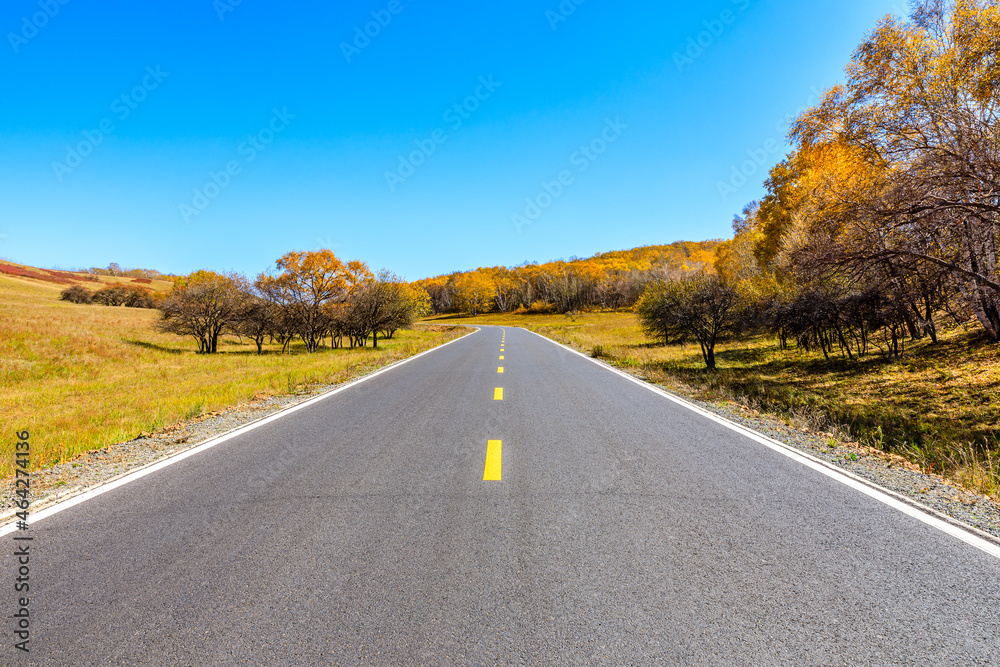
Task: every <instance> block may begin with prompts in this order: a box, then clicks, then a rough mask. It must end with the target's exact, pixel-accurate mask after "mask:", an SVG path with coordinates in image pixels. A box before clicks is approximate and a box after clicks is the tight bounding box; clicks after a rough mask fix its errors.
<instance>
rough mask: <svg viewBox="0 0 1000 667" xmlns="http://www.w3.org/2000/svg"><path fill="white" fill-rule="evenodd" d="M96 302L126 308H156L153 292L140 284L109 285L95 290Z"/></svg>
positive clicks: (94, 297)
mask: <svg viewBox="0 0 1000 667" xmlns="http://www.w3.org/2000/svg"><path fill="white" fill-rule="evenodd" d="M93 301H94V303H99V304H102V305H105V306H125V307H126V308H155V307H156V299H155V298H154V296H153V293H152V292H150V291H149V290H148V289H146V288H145V287H140V286H138V285H108V286H107V287H102V288H101V289H99V290H97V291H96V292H94V295H93Z"/></svg>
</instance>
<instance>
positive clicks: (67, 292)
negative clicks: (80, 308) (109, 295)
mask: <svg viewBox="0 0 1000 667" xmlns="http://www.w3.org/2000/svg"><path fill="white" fill-rule="evenodd" d="M59 298H60V299H62V300H63V301H69V302H70V303H90V302H91V301H93V298H94V295H93V293H92V292H91V291H90V290H89V289H87V288H86V287H84V286H83V285H71V286H70V287H67V288H66V289H64V290H63V291H62V294H60V295H59Z"/></svg>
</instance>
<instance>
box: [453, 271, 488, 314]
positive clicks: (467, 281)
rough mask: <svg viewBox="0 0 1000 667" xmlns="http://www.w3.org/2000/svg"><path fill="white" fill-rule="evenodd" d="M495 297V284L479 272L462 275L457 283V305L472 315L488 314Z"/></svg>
mask: <svg viewBox="0 0 1000 667" xmlns="http://www.w3.org/2000/svg"><path fill="white" fill-rule="evenodd" d="M494 295H495V288H494V286H493V283H492V282H491V281H490V280H488V279H487V278H486V277H485V276H483V275H482V274H481V273H479V272H476V271H474V272H471V273H465V274H462V275H461V276H459V277H458V279H457V280H456V281H455V305H456V306H457V307H458V309H459V310H461V311H463V312H467V313H469V314H471V315H478V314H479V313H488V312H489V311H490V306H491V305H492V304H493V299H494Z"/></svg>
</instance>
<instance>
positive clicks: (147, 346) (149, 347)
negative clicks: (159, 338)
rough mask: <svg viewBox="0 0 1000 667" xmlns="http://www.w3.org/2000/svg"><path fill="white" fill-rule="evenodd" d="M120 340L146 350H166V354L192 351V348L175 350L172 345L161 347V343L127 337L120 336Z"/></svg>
mask: <svg viewBox="0 0 1000 667" xmlns="http://www.w3.org/2000/svg"><path fill="white" fill-rule="evenodd" d="M122 341H123V342H125V343H128V344H129V345H134V346H136V347H141V348H144V349H146V350H155V351H157V352H166V353H167V354H185V353H187V352H193V350H177V349H174V348H172V347H163V346H162V345H157V344H155V343H147V342H146V341H144V340H129V339H128V338H122Z"/></svg>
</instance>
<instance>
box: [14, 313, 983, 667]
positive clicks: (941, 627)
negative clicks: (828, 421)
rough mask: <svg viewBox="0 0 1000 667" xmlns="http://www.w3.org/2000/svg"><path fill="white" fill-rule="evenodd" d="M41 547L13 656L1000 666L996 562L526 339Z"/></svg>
mask: <svg viewBox="0 0 1000 667" xmlns="http://www.w3.org/2000/svg"><path fill="white" fill-rule="evenodd" d="M501 348H502V349H501ZM501 357H502V359H501ZM501 369H502V372H501ZM498 390H502V392H501V391H498ZM32 437H33V438H40V437H44V434H33V436H32ZM30 533H31V534H32V535H33V536H34V538H35V539H34V541H33V542H32V545H31V550H32V558H31V575H30V576H31V601H30V613H31V625H30V632H31V635H30V636H31V643H30V648H31V652H30V654H29V656H27V657H25V656H23V655H22V654H20V652H18V651H16V650H15V649H13V647H12V645H13V643H14V640H13V639H11V632H10V631H11V630H12V629H13V627H14V626H13V623H14V621H13V620H12V619H10V618H9V617H10V615H11V613H13V609H14V605H15V601H16V597H17V595H16V594H15V593H14V592H13V581H14V577H15V574H14V573H15V572H16V571H17V564H16V563H15V562H14V557H13V555H12V554H13V545H14V542H13V541H12V539H13V537H14V536H13V535H5V536H4V537H2V538H0V539H2V540H3V541H4V546H5V548H4V553H3V556H2V558H0V576H3V577H6V578H7V579H8V580H9V583H8V584H7V585H5V586H4V587H3V588H4V589H5V590H6V591H7V593H6V595H5V596H0V605H6V606H5V607H3V609H4V610H5V611H6V609H10V610H11V612H10V613H5V614H4V616H5V617H6V618H7V620H6V623H7V627H6V628H5V632H4V635H3V636H4V637H5V638H6V639H5V643H6V645H5V646H3V648H2V649H0V664H29V661H30V662H31V663H33V664H46V665H48V664H52V665H84V664H86V665H105V664H106V665H119V664H129V665H132V664H149V665H239V664H246V665H270V664H287V665H314V664H315V665H320V664H375V665H377V664H387V665H388V664H393V665H395V664H401V665H425V664H433V665H450V664H454V665H494V664H529V665H564V664H565V665H583V664H593V665H625V664H628V665H639V664H649V665H654V664H655V665H664V664H699V665H712V664H718V665H732V664H746V665H810V664H824V665H825V664H837V665H841V664H893V665H904V664H915V665H928V664H949V665H952V664H954V665H982V664H1000V559H998V558H996V557H995V556H993V555H990V554H988V553H986V552H984V551H983V550H981V549H977V548H975V547H974V546H971V545H970V544H967V543H965V542H963V541H961V540H958V539H956V538H955V537H953V536H951V535H947V534H945V533H944V532H942V531H940V530H937V529H936V528H934V527H933V526H929V525H927V523H925V522H922V521H920V520H918V519H916V518H914V517H912V516H908V515H906V514H904V513H902V512H900V511H898V510H897V509H894V508H892V507H890V506H888V505H886V504H885V503H882V502H879V501H878V500H877V499H873V498H871V497H869V496H867V495H864V494H863V493H860V492H858V491H857V490H856V489H854V488H851V487H849V486H846V485H844V484H842V483H840V482H839V481H837V480H835V479H831V478H830V477H829V476H826V475H823V474H821V473H820V472H817V471H816V470H813V469H811V468H809V467H807V466H804V465H803V464H802V463H801V462H798V461H795V460H793V459H790V458H788V457H787V456H784V455H782V454H781V453H779V452H776V451H774V450H772V449H768V448H767V447H765V446H763V445H761V444H760V443H758V442H755V441H754V440H752V439H750V438H748V437H746V436H745V435H741V434H739V433H737V432H734V431H733V430H732V429H729V428H727V427H726V426H725V425H723V424H720V423H718V422H715V421H712V420H710V419H707V418H705V417H704V416H702V415H699V414H697V413H695V412H692V411H691V410H688V409H686V408H685V407H683V406H682V405H678V404H677V403H674V402H671V401H669V400H667V399H665V398H663V397H662V396H660V395H657V394H656V393H654V392H651V391H649V390H647V389H644V388H643V387H641V386H639V385H638V384H637V383H634V382H630V381H629V380H627V379H625V378H622V377H620V376H619V375H616V374H615V373H613V372H611V371H609V370H607V369H606V368H603V367H602V366H600V365H598V364H595V363H593V362H591V361H589V360H587V359H585V358H583V357H581V356H579V355H576V354H574V353H572V352H570V351H568V350H566V349H565V348H562V347H560V346H557V345H555V344H553V343H551V342H549V341H547V340H545V339H543V338H541V337H539V336H536V335H534V334H532V333H529V332H527V331H524V330H521V329H513V328H508V329H501V328H483V329H482V330H480V331H478V332H476V333H474V334H471V335H469V336H466V337H464V338H462V339H460V340H458V341H455V342H453V343H451V344H449V345H446V346H444V347H443V348H440V349H437V350H435V351H433V352H431V353H428V354H425V355H423V356H421V357H419V358H416V359H414V360H412V361H410V362H407V363H404V364H402V365H400V366H398V367H396V368H393V369H392V370H389V371H387V372H385V373H382V374H381V375H378V376H377V377H374V378H371V379H369V380H367V381H365V382H362V383H359V384H356V385H354V386H352V387H350V388H348V389H346V390H343V391H341V392H339V393H337V394H335V395H333V396H330V397H328V398H325V399H323V400H321V401H318V402H315V403H313V404H311V405H309V406H308V407H305V408H303V409H300V410H298V411H297V412H294V413H292V414H288V415H287V416H284V417H282V418H280V419H276V420H273V421H270V422H268V423H266V424H264V425H261V426H260V427H258V428H256V429H254V430H251V431H248V432H246V433H245V434H243V435H240V436H238V437H235V438H231V439H229V440H227V441H225V442H223V443H221V444H219V445H217V446H215V447H213V448H211V449H207V450H206V451H203V452H201V453H198V454H196V455H194V456H191V457H189V458H186V459H184V460H183V461H180V462H178V463H175V464H174V465H171V466H169V467H165V468H163V469H161V470H158V471H156V472H154V473H152V474H149V475H147V476H145V477H143V478H142V479H139V480H137V481H135V482H132V483H130V484H127V485H124V486H121V487H119V488H116V489H114V490H112V491H109V492H107V493H104V494H103V495H100V496H99V497H96V498H94V499H91V500H88V501H87V502H84V503H81V504H78V505H76V506H74V507H71V508H69V509H66V510H64V511H61V512H59V513H57V514H54V515H52V516H50V517H48V518H45V519H43V520H40V521H39V522H38V523H36V524H34V525H33V526H32V530H31V531H30Z"/></svg>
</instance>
